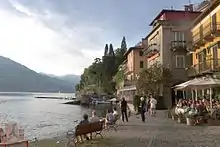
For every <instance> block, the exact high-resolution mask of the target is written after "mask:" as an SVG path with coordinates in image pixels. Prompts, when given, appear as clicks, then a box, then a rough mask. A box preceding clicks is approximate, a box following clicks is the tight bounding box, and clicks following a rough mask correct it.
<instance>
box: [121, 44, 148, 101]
mask: <svg viewBox="0 0 220 147" xmlns="http://www.w3.org/2000/svg"><path fill="white" fill-rule="evenodd" d="M144 46H145V44H144V40H142V41H141V42H139V43H138V44H137V45H135V46H134V47H130V48H129V49H128V51H127V52H126V53H125V55H124V56H125V57H126V60H125V61H124V62H123V66H122V67H123V68H124V69H125V75H126V78H125V81H124V83H123V84H124V86H123V88H122V89H120V90H118V94H119V95H121V96H125V97H126V98H127V100H128V101H132V98H133V96H134V95H135V92H136V82H137V78H138V75H139V73H140V72H141V71H142V70H143V69H146V67H147V64H146V60H145V57H144V55H143V48H144Z"/></svg>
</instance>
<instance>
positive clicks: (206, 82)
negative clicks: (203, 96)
mask: <svg viewBox="0 0 220 147" xmlns="http://www.w3.org/2000/svg"><path fill="white" fill-rule="evenodd" d="M191 85H192V86H196V87H198V88H202V89H206V88H213V87H218V86H220V79H214V78H211V77H208V78H204V79H203V80H202V81H200V82H198V83H194V84H191Z"/></svg>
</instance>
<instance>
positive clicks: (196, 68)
mask: <svg viewBox="0 0 220 147" xmlns="http://www.w3.org/2000/svg"><path fill="white" fill-rule="evenodd" d="M214 71H220V59H208V60H206V61H204V62H200V63H199V64H196V65H193V66H190V67H188V68H187V74H188V76H189V77H192V76H196V75H199V74H204V73H208V72H214Z"/></svg>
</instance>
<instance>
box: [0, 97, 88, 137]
mask: <svg viewBox="0 0 220 147" xmlns="http://www.w3.org/2000/svg"><path fill="white" fill-rule="evenodd" d="M34 95H35V94H33V95H32V94H30V93H24V94H22V93H18V94H15V93H13V94H12V95H10V94H5V93H4V94H2V93H0V123H6V122H10V121H16V122H18V123H19V124H20V125H21V126H22V127H23V128H25V134H26V136H27V137H28V138H29V139H32V138H33V137H38V138H46V137H52V136H56V135H57V134H58V133H59V135H62V133H65V132H66V131H67V130H69V129H71V128H73V125H74V123H73V122H74V120H79V119H81V117H82V115H83V114H84V113H90V112H88V111H90V110H89V109H86V108H81V107H80V106H74V105H65V104H61V103H63V102H64V100H54V99H53V100H51V99H36V98H34Z"/></svg>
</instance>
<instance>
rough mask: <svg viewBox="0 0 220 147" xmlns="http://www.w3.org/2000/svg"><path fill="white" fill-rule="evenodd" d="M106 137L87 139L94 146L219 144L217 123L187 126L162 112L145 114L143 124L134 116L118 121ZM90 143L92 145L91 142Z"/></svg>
mask: <svg viewBox="0 0 220 147" xmlns="http://www.w3.org/2000/svg"><path fill="white" fill-rule="evenodd" d="M104 134H105V138H104V140H103V141H102V142H100V143H99V144H97V145H94V143H98V141H99V140H97V141H94V142H90V143H89V144H88V145H87V146H92V147H93V146H94V147H104V146H106V147H107V146H108V147H220V126H219V127H218V126H186V124H178V123H176V122H175V121H173V120H170V119H167V118H166V115H165V112H164V111H158V113H157V117H151V116H148V118H147V121H146V123H142V122H141V120H140V118H137V117H136V116H132V117H130V121H129V122H128V123H124V124H122V123H120V126H119V128H118V132H115V131H113V130H112V131H110V132H105V133H104ZM92 144H93V145H92Z"/></svg>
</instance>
